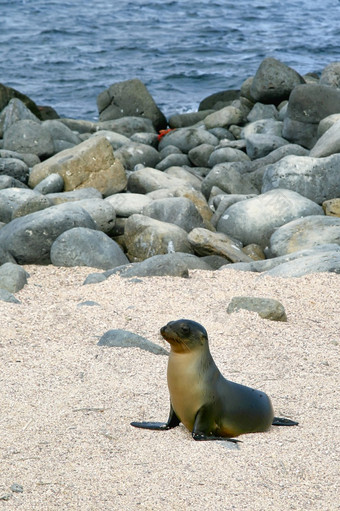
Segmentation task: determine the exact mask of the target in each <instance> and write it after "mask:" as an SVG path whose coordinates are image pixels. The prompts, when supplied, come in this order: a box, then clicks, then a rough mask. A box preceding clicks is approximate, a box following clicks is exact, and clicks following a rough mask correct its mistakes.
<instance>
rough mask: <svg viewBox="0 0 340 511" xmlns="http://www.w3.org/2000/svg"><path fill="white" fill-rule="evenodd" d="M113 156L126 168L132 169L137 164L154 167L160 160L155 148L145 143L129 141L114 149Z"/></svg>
mask: <svg viewBox="0 0 340 511" xmlns="http://www.w3.org/2000/svg"><path fill="white" fill-rule="evenodd" d="M115 157H116V158H117V159H118V160H119V161H120V162H121V163H122V164H123V167H124V168H125V169H127V170H133V169H134V167H135V166H136V165H138V164H140V163H141V164H142V165H145V166H146V167H155V166H156V165H157V163H159V162H160V156H159V153H158V151H157V150H156V149H154V148H153V147H151V146H149V145H146V144H136V143H134V142H129V143H128V144H126V145H123V146H121V147H120V148H119V149H117V151H115Z"/></svg>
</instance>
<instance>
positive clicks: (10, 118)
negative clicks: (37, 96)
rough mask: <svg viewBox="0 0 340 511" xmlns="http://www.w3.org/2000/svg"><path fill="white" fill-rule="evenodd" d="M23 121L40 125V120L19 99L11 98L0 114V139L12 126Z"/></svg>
mask: <svg viewBox="0 0 340 511" xmlns="http://www.w3.org/2000/svg"><path fill="white" fill-rule="evenodd" d="M24 119H30V120H32V121H35V122H37V123H40V119H38V117H37V116H36V115H34V113H33V112H31V110H30V109H29V108H27V106H26V105H25V103H23V102H22V101H21V100H20V99H19V98H12V99H11V100H10V101H9V103H8V104H7V106H6V107H5V108H4V109H3V110H2V112H1V114H0V138H3V135H4V133H5V131H6V130H8V128H9V127H10V126H12V124H14V123H15V122H17V121H22V120H24Z"/></svg>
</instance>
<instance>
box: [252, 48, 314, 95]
mask: <svg viewBox="0 0 340 511" xmlns="http://www.w3.org/2000/svg"><path fill="white" fill-rule="evenodd" d="M304 82H305V80H304V79H303V78H302V76H300V75H299V74H298V73H297V72H296V71H295V70H294V69H292V68H290V67H288V66H286V65H285V64H283V63H282V62H280V61H278V60H276V59H274V58H272V57H268V58H265V59H264V60H263V61H262V62H261V64H260V66H259V68H258V70H257V71H256V74H255V76H254V79H253V81H252V84H251V87H250V93H251V96H252V97H253V98H254V99H255V100H256V101H259V102H261V103H273V104H275V105H278V104H279V103H281V101H284V100H285V99H288V98H289V95H290V93H291V91H292V90H293V89H294V87H296V86H297V85H299V84H301V83H304Z"/></svg>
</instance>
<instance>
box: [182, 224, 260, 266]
mask: <svg viewBox="0 0 340 511" xmlns="http://www.w3.org/2000/svg"><path fill="white" fill-rule="evenodd" d="M188 240H189V242H190V243H191V245H192V246H193V248H194V250H195V252H196V254H198V255H200V256H202V255H208V254H210V255H219V256H223V257H224V258H226V259H228V260H229V261H231V262H233V263H235V262H241V261H243V262H249V261H251V258H250V257H248V256H247V255H246V254H245V253H244V252H243V251H242V243H241V242H239V241H236V240H233V239H231V238H230V237H229V236H227V235H226V234H223V233H221V232H211V231H209V230H208V229H201V228H196V229H193V230H192V231H191V232H190V233H189V235H188Z"/></svg>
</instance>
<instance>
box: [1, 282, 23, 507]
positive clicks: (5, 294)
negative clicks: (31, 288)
mask: <svg viewBox="0 0 340 511" xmlns="http://www.w3.org/2000/svg"><path fill="white" fill-rule="evenodd" d="M0 301H1V302H8V303H17V304H20V303H21V302H20V301H19V300H18V299H17V298H15V296H14V295H13V294H12V293H10V292H9V291H6V289H1V288H0ZM3 500H5V499H3Z"/></svg>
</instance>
